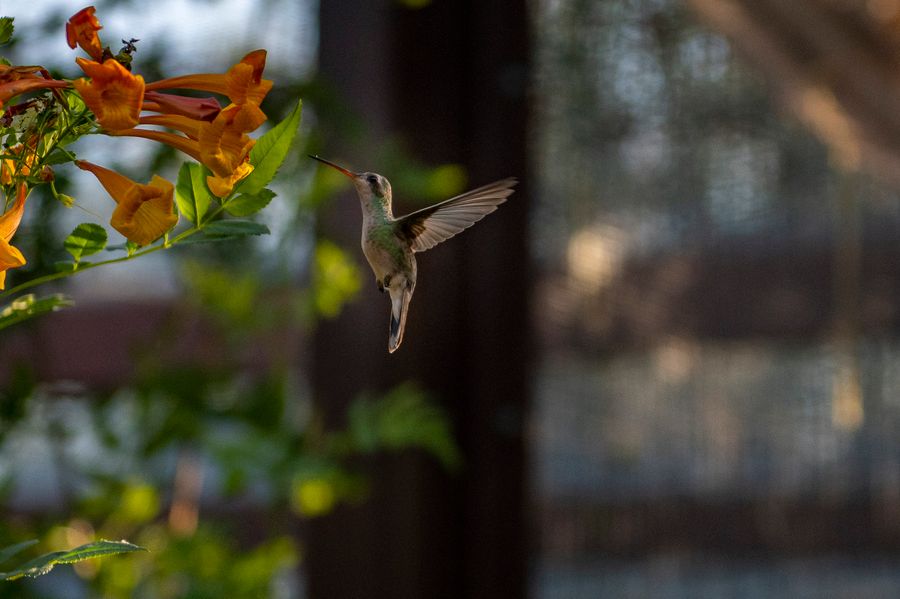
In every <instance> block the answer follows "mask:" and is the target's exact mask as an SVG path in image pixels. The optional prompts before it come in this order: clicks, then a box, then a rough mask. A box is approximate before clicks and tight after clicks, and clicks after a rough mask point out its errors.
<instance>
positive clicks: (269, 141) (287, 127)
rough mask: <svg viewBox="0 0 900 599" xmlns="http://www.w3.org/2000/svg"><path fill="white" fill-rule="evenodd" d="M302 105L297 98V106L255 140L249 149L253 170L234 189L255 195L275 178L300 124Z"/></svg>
mask: <svg viewBox="0 0 900 599" xmlns="http://www.w3.org/2000/svg"><path fill="white" fill-rule="evenodd" d="M302 107H303V102H302V100H298V101H297V106H296V107H295V108H294V110H293V111H291V114H289V115H288V116H287V118H285V119H284V120H283V121H281V122H280V123H278V124H277V125H275V126H274V127H272V129H271V130H270V131H269V132H268V133H266V134H265V135H263V136H262V137H260V138H259V139H258V140H257V141H256V145H254V146H253V149H252V150H250V164H252V165H253V172H251V173H250V174H249V175H247V177H246V178H244V179H243V180H242V181H241V182H240V183H238V185H237V187H236V191H238V192H239V193H248V194H251V195H255V194H257V193H259V192H260V191H261V190H262V189H263V188H264V187H265V186H266V185H268V184H269V182H271V181H272V179H274V178H275V173H276V172H278V167H280V166H281V163H282V162H284V159H285V157H287V154H288V151H290V149H291V145H292V144H293V143H294V136H296V135H297V127H299V126H300V113H301V111H302Z"/></svg>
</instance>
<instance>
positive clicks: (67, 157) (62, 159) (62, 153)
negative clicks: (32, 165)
mask: <svg viewBox="0 0 900 599" xmlns="http://www.w3.org/2000/svg"><path fill="white" fill-rule="evenodd" d="M72 160H74V154H72V153H71V152H69V151H68V150H64V149H63V148H61V147H59V146H56V147H55V148H53V149H52V150H51V151H50V153H49V154H47V155H46V156H45V157H44V159H43V161H42V162H43V163H44V164H49V165H51V166H52V165H54V164H64V163H66V162H72Z"/></svg>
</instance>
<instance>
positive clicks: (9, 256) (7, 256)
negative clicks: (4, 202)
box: [0, 183, 28, 289]
mask: <svg viewBox="0 0 900 599" xmlns="http://www.w3.org/2000/svg"><path fill="white" fill-rule="evenodd" d="M27 197H28V187H26V185H25V184H24V183H21V184H19V187H18V192H17V194H16V203H15V204H13V207H12V208H11V209H10V210H8V211H7V212H6V213H4V214H3V216H0V289H3V288H4V287H5V286H6V271H7V270H9V269H10V268H18V267H20V266H24V265H25V256H23V255H22V252H20V251H19V250H18V248H16V247H14V246H12V245H10V241H11V240H12V237H13V235H15V233H16V230H17V229H18V228H19V224H20V223H21V222H22V215H23V214H24V213H25V198H27Z"/></svg>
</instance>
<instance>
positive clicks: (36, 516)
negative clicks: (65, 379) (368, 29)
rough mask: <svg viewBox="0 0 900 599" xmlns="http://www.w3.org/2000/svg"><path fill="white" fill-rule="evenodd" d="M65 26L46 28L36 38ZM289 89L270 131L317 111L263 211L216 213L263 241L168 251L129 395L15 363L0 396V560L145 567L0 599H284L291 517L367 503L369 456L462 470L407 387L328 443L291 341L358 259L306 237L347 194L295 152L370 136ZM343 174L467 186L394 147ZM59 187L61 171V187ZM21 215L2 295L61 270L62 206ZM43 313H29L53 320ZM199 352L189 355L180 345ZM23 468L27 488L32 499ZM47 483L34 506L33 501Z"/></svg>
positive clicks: (328, 310)
mask: <svg viewBox="0 0 900 599" xmlns="http://www.w3.org/2000/svg"><path fill="white" fill-rule="evenodd" d="M65 16H67V15H62V14H56V15H48V22H49V21H50V20H53V21H54V23H53V28H50V27H48V31H51V30H53V31H55V30H58V25H59V18H60V17H63V18H64V17H65ZM23 35H24V34H23ZM140 52H141V53H142V54H141V60H142V69H143V70H144V71H145V72H146V73H147V74H148V77H153V75H152V74H153V73H157V72H162V70H163V69H161V68H158V65H159V64H161V63H162V61H163V58H164V50H163V49H160V48H159V47H156V48H154V47H153V46H152V45H150V44H149V43H147V44H144V43H142V45H141V47H140ZM48 66H49V67H50V68H51V70H53V65H48ZM291 76H292V74H290V73H273V74H272V78H273V79H274V80H275V81H276V86H275V88H274V90H273V92H272V93H271V94H270V95H269V97H268V98H267V100H266V105H265V110H266V113H267V114H269V115H270V118H271V122H272V123H275V122H279V121H280V120H281V119H282V118H284V117H285V116H287V115H288V114H289V113H290V111H291V109H292V108H293V104H294V103H295V101H296V98H297V97H298V96H302V97H303V98H304V103H305V106H304V110H305V111H306V112H307V113H308V114H310V115H313V118H311V119H309V121H310V122H313V123H315V127H314V128H309V126H308V125H305V124H304V126H303V127H302V128H301V130H300V132H301V135H300V136H299V137H300V140H299V142H298V143H296V144H295V146H294V148H293V149H292V153H291V155H289V156H288V158H287V160H286V162H285V165H284V166H283V167H282V173H286V172H287V173H290V174H291V177H290V180H289V182H288V184H286V185H282V186H280V187H279V186H273V191H274V192H276V193H277V194H278V196H277V197H275V198H274V199H273V197H272V196H271V195H269V194H265V193H260V192H258V190H254V189H248V190H245V192H246V193H245V194H244V195H243V196H238V197H237V198H235V199H234V200H232V202H231V203H229V206H228V207H227V208H226V210H227V211H228V212H229V213H230V214H231V215H232V216H237V217H241V218H243V217H249V218H250V219H251V220H247V221H245V222H246V223H247V226H252V225H258V226H259V227H267V228H268V229H271V230H272V235H271V236H268V238H267V239H261V238H258V237H250V236H248V237H244V238H241V239H236V240H233V241H229V242H228V243H225V244H218V243H216V244H205V243H201V244H195V245H191V246H190V249H189V250H187V251H184V252H181V253H177V254H175V256H176V258H177V262H178V269H177V270H178V272H179V275H180V276H179V281H180V286H181V293H180V295H179V297H178V298H177V299H176V300H175V301H173V302H172V311H171V314H170V318H169V320H168V322H167V323H166V325H165V326H162V327H160V329H159V330H158V331H157V333H156V335H155V337H154V338H152V339H148V340H147V342H146V344H145V345H144V346H143V347H140V348H135V349H134V355H133V361H134V364H135V365H136V372H137V375H136V376H135V378H134V380H131V381H129V382H127V383H126V384H123V385H121V386H120V387H118V388H114V389H105V390H96V389H89V388H85V387H83V386H82V385H78V384H76V385H74V386H72V385H68V384H66V385H57V384H52V383H47V382H44V381H41V379H40V373H39V369H37V368H35V367H34V365H28V364H20V365H15V366H13V367H12V368H11V372H12V375H11V376H10V377H9V379H8V380H7V381H6V384H5V385H4V387H3V388H0V506H3V510H4V513H5V516H4V517H3V518H0V547H4V546H8V545H11V544H14V543H18V542H22V541H25V540H27V539H33V538H38V539H40V543H38V544H37V545H35V546H34V547H29V548H28V549H27V552H28V555H27V556H26V558H31V557H34V556H37V555H40V554H43V553H47V552H51V551H59V550H64V549H69V548H71V547H75V546H77V545H81V544H83V543H86V542H90V541H93V540H95V539H98V538H111V539H119V538H126V539H128V540H129V541H131V542H133V543H136V544H138V545H140V546H142V547H146V548H147V549H148V552H146V553H134V554H129V555H128V556H124V557H121V558H114V559H107V560H102V561H97V560H92V561H88V562H83V563H79V564H77V565H76V567H75V568H74V571H73V570H69V569H58V570H55V571H54V572H53V574H51V575H50V576H47V577H43V578H42V579H38V580H36V581H29V580H20V581H15V582H11V583H4V586H2V587H0V596H4V593H12V596H15V597H22V598H28V597H59V596H72V593H73V592H74V593H76V594H77V593H83V596H86V597H108V598H119V597H121V598H125V597H134V598H142V597H146V598H153V599H156V598H163V599H165V598H169V597H172V598H174V597H191V598H205V597H210V598H212V597H216V598H221V597H228V598H234V599H240V598H242V597H254V598H255V597H272V596H279V597H292V596H297V595H298V592H297V586H298V584H299V583H298V582H297V574H296V566H297V565H298V563H301V562H302V556H303V549H302V534H300V531H301V530H302V526H301V522H302V521H303V519H306V518H313V517H318V516H322V515H325V514H328V513H330V512H331V511H332V510H334V509H335V508H336V507H337V506H338V505H340V504H341V503H356V502H361V501H365V499H366V497H367V493H368V488H369V481H368V480H367V478H366V476H365V475H364V474H363V472H362V470H361V469H360V464H363V463H365V459H366V456H371V455H373V454H376V453H378V452H396V451H410V450H412V451H419V452H426V453H428V454H430V455H432V456H434V457H435V459H437V460H439V461H440V462H441V463H442V464H443V465H445V466H446V467H448V468H451V469H453V468H456V467H458V466H459V464H460V455H459V450H458V449H457V447H456V444H455V442H454V440H453V437H452V427H451V423H450V421H449V419H448V418H447V416H446V414H445V413H444V411H443V410H442V409H440V408H439V407H438V406H437V405H436V404H435V403H434V402H433V401H431V400H430V399H429V397H428V395H427V393H426V392H424V391H423V390H422V389H420V388H418V387H417V386H415V385H414V384H407V385H403V386H401V387H398V388H396V389H394V390H391V391H389V392H387V393H385V394H383V395H379V396H374V395H368V396H364V397H360V398H358V399H357V400H356V401H355V402H353V403H352V404H351V405H350V407H349V409H348V413H347V416H346V423H345V426H343V427H342V428H339V429H337V430H327V429H326V428H325V427H324V425H323V423H322V419H321V418H320V417H319V416H318V415H317V414H316V412H315V410H314V408H313V402H312V398H311V397H310V392H309V389H308V387H307V382H306V381H305V379H304V376H303V372H302V364H303V357H304V355H305V353H306V350H305V349H304V347H303V345H304V343H305V340H306V338H307V337H308V336H309V332H310V331H311V329H312V327H314V326H315V322H316V321H317V320H318V319H320V318H334V317H337V316H338V315H339V314H340V312H341V310H342V309H343V308H344V306H346V305H347V304H348V303H349V302H352V301H354V298H355V297H356V295H357V293H358V292H359V290H360V288H361V285H362V280H363V277H364V276H366V275H365V274H364V271H363V269H362V268H361V267H360V264H361V259H362V257H361V255H360V254H359V253H358V251H357V248H356V247H352V248H344V247H341V246H338V245H337V244H335V243H334V242H332V241H330V240H328V239H324V238H322V237H320V236H319V235H318V234H317V232H316V228H317V227H316V220H317V218H318V213H319V211H320V210H322V209H323V208H327V207H328V206H329V204H330V203H331V202H333V201H338V198H340V200H339V201H347V200H348V198H349V194H346V193H344V192H347V191H349V190H348V188H347V184H346V179H345V178H343V177H339V176H338V177H335V176H334V173H332V172H331V171H330V170H328V169H317V168H316V167H315V164H313V163H312V161H309V160H307V159H306V158H305V155H306V154H308V153H311V152H313V153H314V152H316V151H318V150H319V149H320V148H321V146H322V145H323V144H324V140H325V139H327V140H328V143H329V145H330V144H336V145H337V144H340V143H344V144H345V147H346V146H347V145H352V142H353V140H354V139H358V138H359V137H360V136H362V135H364V134H365V123H364V120H363V119H362V118H361V117H360V115H356V114H352V113H351V112H350V111H349V110H348V109H347V107H346V104H344V103H343V101H342V100H341V99H340V98H339V97H337V96H336V95H335V94H334V93H333V92H332V91H331V90H329V88H328V87H327V85H326V84H324V83H323V82H321V81H318V80H312V81H299V80H297V79H296V78H294V79H293V80H292V79H291ZM337 158H339V157H335V159H337ZM176 161H177V159H176V157H175V156H174V154H173V153H172V152H171V150H170V149H167V148H165V147H160V148H158V150H157V152H156V153H155V154H154V155H153V156H152V157H151V158H150V160H149V163H150V164H151V165H152V170H153V171H154V172H157V171H158V172H163V173H164V172H165V171H166V170H167V169H169V170H170V171H172V172H174V165H175V163H176ZM111 166H113V167H118V165H116V164H112V165H111ZM354 166H355V167H358V168H359V169H366V170H379V171H381V172H384V173H385V174H386V175H387V176H388V177H389V178H390V179H391V181H392V184H393V187H394V190H395V194H396V195H397V197H398V198H399V199H400V200H401V202H413V203H414V202H416V201H421V202H423V203H425V202H433V201H436V200H442V199H446V198H448V197H450V196H452V195H455V194H457V193H459V192H461V191H463V189H464V188H465V186H466V185H467V183H468V182H467V180H466V173H465V171H464V169H462V167H460V166H459V165H454V164H447V165H439V166H437V167H431V166H428V165H424V164H422V163H419V162H417V161H416V160H414V159H413V158H412V157H411V154H410V153H409V152H408V151H406V150H405V149H404V147H403V143H402V141H401V140H397V139H394V138H390V137H389V138H388V139H387V140H386V141H385V142H384V143H383V144H381V146H380V149H379V151H378V152H376V153H375V155H373V156H372V164H359V165H354ZM122 167H123V170H124V171H125V172H127V171H128V165H122ZM189 174H190V173H185V174H184V175H183V176H182V178H181V179H180V183H181V184H182V187H183V188H184V186H185V185H187V176H188V175H189ZM66 176H67V173H66V172H64V170H60V172H59V173H58V174H57V180H58V182H59V183H60V185H65V184H66V182H65V179H66ZM276 183H277V181H276ZM351 201H355V200H351ZM31 202H33V204H32V205H33V206H35V212H34V214H35V216H34V218H33V219H32V220H31V221H30V222H29V223H28V224H27V226H26V227H23V228H22V230H21V231H20V237H21V245H22V249H23V251H25V252H26V253H27V254H28V255H29V264H28V265H27V267H26V268H23V269H20V270H18V271H15V272H14V273H11V274H10V278H11V279H13V280H12V282H11V284H13V285H14V284H16V283H17V282H21V281H23V280H27V279H30V278H33V277H35V276H40V275H43V274H47V273H52V272H54V268H55V267H54V264H55V263H56V262H58V261H59V260H61V259H64V258H66V254H65V251H64V249H63V248H62V247H61V246H60V244H59V238H60V235H59V233H60V231H59V229H60V214H61V211H63V210H65V208H64V207H63V205H62V204H61V203H60V202H58V201H56V200H54V199H53V198H51V197H41V196H40V195H38V194H37V193H36V194H35V198H33V199H32V200H31ZM263 206H265V207H266V210H264V211H263V212H262V213H261V214H260V215H255V214H253V211H254V210H256V209H258V208H260V207H263ZM270 214H271V215H273V216H269V215H270ZM242 226H244V225H242ZM88 233H90V232H88ZM222 233H223V234H227V231H223V232H222ZM88 237H89V236H88ZM85 247H88V246H87V245H86V246H85ZM72 249H76V248H75V247H74V246H73V248H72ZM188 254H189V256H188ZM81 255H82V256H84V255H87V254H86V253H85V252H83V251H82V252H81ZM32 257H33V258H32ZM75 258H76V259H77V258H78V256H75ZM55 297H56V296H55ZM57 300H58V301H64V300H65V298H62V297H61V296H59V297H57ZM57 300H54V301H57ZM40 302H41V300H37V301H35V302H33V303H32V304H30V305H29V306H26V307H25V308H27V309H40V310H44V309H46V310H50V309H53V307H54V303H53V301H49V302H45V303H40ZM0 317H2V315H0ZM197 338H201V339H203V340H204V341H203V343H202V344H200V345H199V346H198V345H196V344H192V342H191V340H192V339H197ZM75 358H77V357H73V359H75ZM19 448H23V449H22V450H21V451H20V450H19ZM35 448H39V449H40V450H39V451H35ZM22 452H26V453H27V452H33V453H27V455H26V454H23V453H22ZM35 473H37V478H39V479H41V481H43V482H42V486H39V487H38V491H35V489H31V490H29V487H28V484H29V480H30V479H32V478H33V476H32V475H34V474H35ZM48 488H49V489H52V491H49V492H48V496H47V497H43V498H42V501H40V502H32V501H31V500H30V498H33V497H34V494H35V493H36V492H38V493H43V492H45V491H46V490H47V489H48ZM66 593H68V594H66Z"/></svg>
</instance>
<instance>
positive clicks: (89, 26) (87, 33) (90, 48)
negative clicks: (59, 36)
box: [66, 6, 103, 62]
mask: <svg viewBox="0 0 900 599" xmlns="http://www.w3.org/2000/svg"><path fill="white" fill-rule="evenodd" d="M95 12H96V9H95V8H94V7H93V6H88V7H87V8H83V9H81V10H79V11H78V12H77V13H75V14H74V15H72V17H71V18H70V19H69V21H68V22H67V23H66V41H67V42H68V44H69V47H70V48H73V49H74V48H75V46H76V45H77V46H81V49H82V50H84V51H85V52H87V53H88V56H90V57H91V58H93V59H94V60H96V61H98V62H99V61H100V60H101V59H102V58H103V47H102V46H101V44H100V38H99V37H98V36H97V32H98V31H100V30H101V29H103V27H102V26H101V25H100V21H98V20H97V17H95V16H94V13H95Z"/></svg>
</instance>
